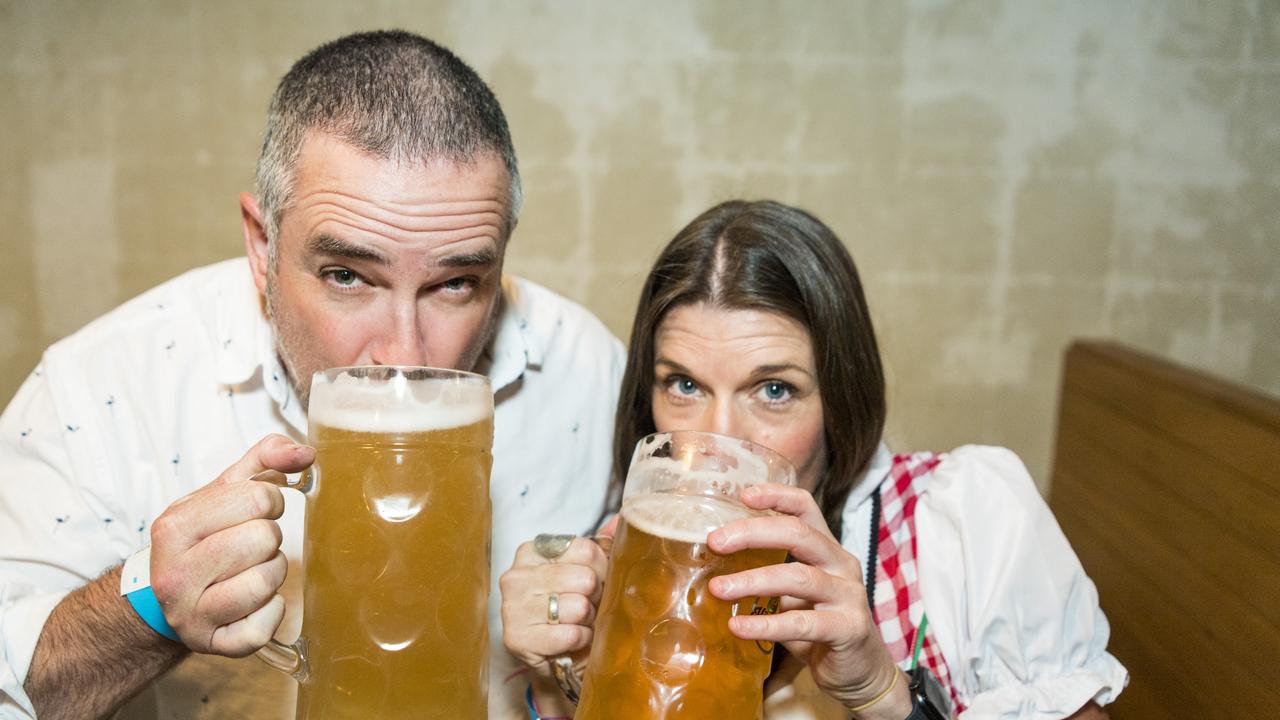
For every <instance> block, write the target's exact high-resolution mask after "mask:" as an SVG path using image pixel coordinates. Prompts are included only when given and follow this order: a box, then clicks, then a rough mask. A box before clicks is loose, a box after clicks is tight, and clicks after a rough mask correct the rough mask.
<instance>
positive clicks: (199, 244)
mask: <svg viewBox="0 0 1280 720" xmlns="http://www.w3.org/2000/svg"><path fill="white" fill-rule="evenodd" d="M386 26H400V27H405V28H409V29H412V30H415V31H419V32H422V33H424V34H427V35H429V36H431V37H434V38H436V39H438V40H440V41H442V42H444V43H445V44H447V45H449V46H451V47H453V48H454V49H455V50H457V51H458V52H459V53H460V54H461V55H462V56H463V57H464V58H465V59H467V60H468V61H469V62H471V63H472V64H473V65H474V66H475V67H476V68H477V70H478V71H479V72H480V74H481V75H482V76H484V77H485V78H486V79H488V80H489V81H490V82H491V84H492V85H493V87H494V88H495V90H496V92H497V94H498V96H499V98H500V99H501V101H502V102H503V104H504V106H505V107H506V109H507V112H508V114H509V118H510V121H511V124H512V127H513V130H514V133H515V136H516V141H517V149H518V151H519V154H520V158H521V164H522V166H523V169H524V174H525V185H526V188H527V190H528V201H527V204H526V211H525V213H524V216H523V218H522V220H521V223H520V228H519V230H518V235H517V236H516V239H515V241H514V245H513V246H512V249H511V254H510V267H511V268H512V269H513V270H515V271H517V272H520V273H523V274H526V275H528V276H530V277H532V278H534V279H536V280H538V281H541V282H543V283H545V284H547V285H550V286H551V287H553V288H555V289H557V290H559V291H561V292H562V293H564V294H567V295H569V296H571V297H573V298H575V299H578V300H580V301H582V302H583V303H585V304H586V305H588V306H589V307H591V308H593V309H594V310H595V311H596V312H597V313H598V314H600V315H601V317H603V318H604V319H605V321H606V322H607V323H608V324H609V325H610V327H612V328H613V329H614V330H615V331H616V332H617V333H618V334H619V335H622V336H625V335H626V333H627V332H628V329H629V324H630V316H631V313H632V304H633V302H634V299H635V296H636V294H637V293H638V289H639V284H640V281H641V278H642V276H643V273H644V271H645V269H646V267H647V265H648V263H649V261H650V260H651V259H652V257H653V256H654V254H655V253H656V251H657V249H658V248H659V247H660V246H661V245H662V244H663V243H664V242H665V241H666V240H667V239H668V238H669V237H670V236H671V235H672V234H673V233H674V231H675V230H676V229H678V228H679V227H680V226H681V225H683V224H684V222H686V221H687V220H688V219H690V218H691V217H692V216H693V215H694V214H696V213H697V212H698V211H700V210H702V209H704V208H705V207H707V206H708V205H709V204H711V203H713V202H715V201H717V200H720V199H725V198H729V197H733V196H747V197H774V198H778V199H780V200H784V201H788V202H793V203H797V204H800V205H803V206H805V207H807V208H809V209H811V210H813V211H814V212H816V213H817V214H819V215H820V216H821V217H823V218H824V219H825V220H826V221H828V222H829V223H830V224H831V225H832V226H833V227H834V228H835V229H836V230H837V231H838V232H839V233H840V235H841V236H842V237H843V238H844V239H845V241H846V242H847V244H848V246H849V248H850V249H851V250H852V252H853V254H854V257H855V259H856V260H857V261H858V263H859V265H860V267H861V269H862V272H863V274H864V276H865V278H866V281H867V285H868V287H869V290H870V295H871V303H872V308H873V311H874V313H875V317H876V320H877V321H878V323H879V329H880V333H881V338H882V342H883V348H884V353H885V356H886V359H887V362H888V365H889V368H890V380H891V395H890V397H891V403H892V404H891V417H890V433H891V436H892V437H893V438H894V439H895V442H896V443H897V445H898V446H900V447H904V448H905V447H907V446H910V447H913V448H924V447H929V448H934V449H945V448H948V447H951V446H954V445H956V444H960V443H965V442H984V443H998V444H1003V445H1008V446H1010V447H1013V448H1014V449H1016V450H1017V451H1018V452H1019V453H1021V454H1022V456H1023V457H1024V458H1025V459H1026V460H1027V462H1028V464H1029V466H1030V467H1031V469H1032V471H1033V472H1034V473H1035V474H1036V475H1037V477H1038V478H1039V479H1040V480H1041V481H1042V482H1043V479H1044V475H1045V471H1046V468H1047V465H1048V462H1049V455H1050V452H1051V438H1052V433H1053V425H1054V410H1055V403H1056V395H1057V379H1058V373H1059V369H1060V357H1061V353H1062V350H1063V348H1064V346H1065V345H1066V343H1067V342H1068V341H1069V340H1070V339H1071V338H1074V337H1079V336H1094V337H1113V338H1118V339H1121V340H1125V341H1128V342H1131V343H1134V344H1136V345H1139V346H1141V347H1144V348H1147V349H1149V350H1152V351H1155V352H1157V353H1159V354H1161V355H1164V356H1167V357H1172V358H1174V359H1176V360H1179V361H1183V362H1187V363H1190V364H1192V365H1195V366H1199V367H1202V368H1206V369H1208V370H1210V371H1212V372H1214V373H1217V374H1219V375H1222V376H1225V377H1227V378H1232V379H1234V380H1237V381H1239V382H1242V383H1246V384H1248V385H1251V386H1253V387H1255V388H1258V389H1260V390H1263V391H1267V392H1270V393H1274V394H1280V3H1276V2H1271V1H1270V0H1252V1H1245V0H1223V1H1222V2H1213V3H1203V2H1196V1H1193V0H1181V1H1172V2H1171V1H1168V0H1132V1H1128V2H1104V1H1102V0H1096V1H1090V2H1066V3H1062V2H1052V3H1051V2H1016V3H1015V2H996V1H994V0H973V1H961V0H933V1H923V0H922V1H917V2H911V3H903V4H900V3H894V2H881V1H879V0H863V1H860V2H844V1H840V2H789V3H782V2H739V1H736V0H725V1H723V2H684V1H681V0H662V1H658V2H630V3H621V2H608V3H606V2H596V1H592V0H577V1H567V0H566V1H562V2H551V1H546V2H521V1H517V0H510V1H507V2H497V1H491V2H476V1H474V0H456V1H449V2H443V1H442V2H425V1H423V0H405V1H393V0H380V1H375V0H367V1H365V2H359V3H350V2H340V1H336V0H334V1H326V2H317V1H315V0H309V1H307V2H288V3H286V2H262V1H261V0H256V1H252V2H247V1H244V0H235V1H231V2H176V1H171V0H153V1H150V2H146V1H143V0H114V1H113V2H88V1H84V2H57V1H45V0H26V1H24V0H0V160H2V162H0V217H2V218H3V222H2V224H0V242H2V243H3V246H2V249H3V252H2V253H0V258H2V259H3V263H4V265H3V266H4V269H5V272H4V281H3V283H0V338H2V340H0V401H2V400H5V399H7V398H8V397H10V396H11V394H12V393H13V391H14V390H15V389H16V387H17V384H18V383H19V382H20V381H21V378H22V377H23V376H24V375H25V374H26V372H27V371H28V370H29V369H30V368H31V367H32V366H33V365H34V363H35V362H36V360H37V358H38V356H39V353H40V351H41V349H42V348H43V347H44V346H45V345H47V344H48V343H50V342H52V341H53V340H55V339H57V338H58V337H61V336H62V335H64V334H66V333H69V332H71V331H73V330H75V329H76V328H77V327H78V326H80V325H81V324H83V323H84V322H85V321H87V320H89V319H91V318H93V317H94V316H96V315H98V314H100V313H102V312H103V311H105V310H107V309H109V308H111V307H112V306H114V305H115V304H117V303H118V302H120V301H122V300H124V299H126V298H128V297H130V296H131V295H133V294H136V293H137V292H139V291H141V290H144V289H146V288H147V287H149V286H151V285H153V284H155V283H157V282H159V281H161V280H163V279H165V278H167V277H169V276H171V275H174V274H176V273H178V272H180V271H181V270H183V269H185V268H189V267H192V266H195V265H198V264H201V263H205V262H209V261H212V260H216V259H219V258H223V257H227V256H231V255H235V254H237V253H239V252H240V247H241V246H240V239H239V231H238V226H237V210H236V192H237V191H239V190H241V189H244V188H247V187H249V183H250V180H251V169H252V165H253V162H254V159H255V156H256V150H257V146H258V142H259V134H260V132H261V124H262V119H263V112H264V109H265V106H266V103H267V98H268V96H269V94H270V92H271V90H272V88H273V86H274V83H275V82H276V80H277V79H278V78H279V76H280V75H281V74H282V73H283V72H284V71H285V69H287V67H288V66H289V64H290V63H291V62H292V61H293V60H294V59H296V58H297V57H298V56H299V55H300V54H301V53H303V52H305V51H306V50H307V49H309V48H311V47H312V46H314V45H316V44H318V43H320V42H322V41H324V40H327V39H330V38H332V37H335V36H337V35H339V34H342V33H345V32H348V31H353V30H358V29H370V28H375V27H386Z"/></svg>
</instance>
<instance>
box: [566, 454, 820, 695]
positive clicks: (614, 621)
mask: <svg viewBox="0 0 1280 720" xmlns="http://www.w3.org/2000/svg"><path fill="white" fill-rule="evenodd" d="M766 482H773V483H781V484H785V485H795V482H796V474H795V469H794V468H793V467H792V466H791V463H789V462H787V460H786V459H785V458H783V457H782V456H781V455H779V454H777V453H775V452H774V451H772V450H769V449H767V448H764V447H761V446H759V445H754V444H752V443H750V442H747V441H745V440H738V439H734V438H729V437H724V436H721V435H713V434H710V433H699V432H692V431H689V432H674V433H657V434H655V435H650V436H648V437H646V438H644V439H642V440H641V441H640V442H639V444H638V445H637V446H636V451H635V454H634V455H633V456H632V460H631V467H630V469H629V470H628V472H627V482H626V491H625V493H624V494H623V499H622V520H621V522H620V523H619V524H618V531H617V534H616V535H615V536H614V539H613V545H612V548H611V550H610V558H609V571H608V575H607V577H606V578H605V585H604V596H603V598H602V599H601V601H600V612H599V613H598V616H597V619H596V623H595V639H594V640H593V642H592V646H591V658H590V660H589V661H588V662H587V671H586V677H585V679H584V685H583V692H582V699H581V703H580V704H579V706H578V712H577V714H576V715H574V717H575V718H576V720H599V719H602V718H619V717H625V718H628V720H650V719H654V720H656V719H658V718H663V719H666V720H676V719H686V718H687V719H688V720H694V719H697V720H703V719H704V718H731V719H733V720H739V719H749V718H756V717H759V714H760V708H761V693H762V689H763V686H764V679H765V676H766V675H768V673H769V663H770V660H771V659H772V655H773V646H772V644H771V643H764V642H756V641H754V640H742V639H739V638H738V637H736V636H734V635H733V634H732V633H730V632H729V618H730V617H733V616H735V615H740V614H764V613H772V612H775V611H776V610H777V607H778V605H777V602H778V601H777V598H754V599H744V600H739V601H737V602H726V601H724V600H720V599H717V598H716V597H714V596H712V595H711V593H710V591H709V590H708V589H707V581H709V580H710V579H711V578H713V577H716V576H717V575H728V574H731V573H735V572H741V571H743V570H749V569H752V568H757V567H763V566H766V565H773V564H777V563H780V562H783V561H784V560H785V559H786V551H785V550H772V549H751V550H743V551H740V552H736V553H731V554H729V555H719V554H717V553H715V552H712V551H711V549H710V548H708V547H707V545H706V542H707V534H708V533H710V532H711V531H712V530H715V529H716V528H719V527H721V526H723V525H725V524H726V523H729V522H732V521H734V520H738V519H740V518H747V517H756V516H761V515H769V514H773V513H772V511H758V510H752V509H749V508H747V507H746V506H744V505H743V504H742V503H741V502H740V501H739V500H738V494H739V493H740V492H741V491H742V489H743V488H745V487H747V486H749V485H756V484H760V483H766Z"/></svg>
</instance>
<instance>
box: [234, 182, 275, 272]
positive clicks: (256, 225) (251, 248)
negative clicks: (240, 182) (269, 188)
mask: <svg viewBox="0 0 1280 720" xmlns="http://www.w3.org/2000/svg"><path fill="white" fill-rule="evenodd" d="M240 224H241V226H242V227H243V228H244V254H245V255H246V256H247V257H248V258H249V269H250V270H252V271H253V284H254V285H257V286H258V292H260V293H264V294H265V293H266V292H267V269H268V267H269V266H270V264H271V255H270V248H269V246H268V243H267V227H266V225H265V224H264V223H263V222H262V211H261V210H259V209H258V200H257V199H256V198H254V197H253V194H252V193H247V192H242V193H240Z"/></svg>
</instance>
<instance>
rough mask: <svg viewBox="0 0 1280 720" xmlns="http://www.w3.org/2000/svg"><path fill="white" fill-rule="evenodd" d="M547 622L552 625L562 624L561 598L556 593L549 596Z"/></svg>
mask: <svg viewBox="0 0 1280 720" xmlns="http://www.w3.org/2000/svg"><path fill="white" fill-rule="evenodd" d="M547 620H548V621H549V622H550V623H551V624H552V625H559V624H560V596H559V595H557V594H555V593H551V594H550V595H548V596H547Z"/></svg>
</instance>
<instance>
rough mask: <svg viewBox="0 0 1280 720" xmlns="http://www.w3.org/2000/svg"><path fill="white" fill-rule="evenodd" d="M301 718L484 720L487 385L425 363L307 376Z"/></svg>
mask: <svg viewBox="0 0 1280 720" xmlns="http://www.w3.org/2000/svg"><path fill="white" fill-rule="evenodd" d="M308 426H309V427H308V430H309V432H308V434H309V441H310V443H311V445H313V446H314V447H315V448H316V461H315V464H314V465H313V466H312V468H311V469H310V470H309V471H307V472H306V473H304V474H303V478H302V481H301V482H300V483H298V484H297V485H294V486H292V487H296V488H297V489H299V490H302V491H303V492H304V493H305V494H306V519H305V536H304V539H303V558H304V563H303V564H304V575H305V579H304V590H303V593H304V599H303V619H302V632H301V634H300V636H299V638H298V641H297V642H295V643H294V644H293V645H291V646H289V645H282V644H280V643H278V642H276V641H274V640H273V641H272V642H271V643H270V644H269V645H267V646H266V647H264V648H263V649H262V650H261V651H259V653H258V655H259V657H261V658H262V659H263V660H265V661H266V662H267V663H268V664H270V665H272V666H273V667H276V668H277V669H280V670H282V671H284V672H286V673H289V674H290V675H292V676H293V677H294V678H296V679H297V680H298V682H299V688H298V708H297V718H298V719H299V720H302V719H303V718H307V719H309V720H316V719H318V718H379V717H385V718H390V717H395V718H418V717H421V718H446V717H449V718H484V717H486V715H487V710H486V706H487V693H488V646H489V642H488V626H487V618H486V603H487V601H488V596H489V534H490V526H491V520H490V502H489V471H490V468H491V465H492V455H491V448H492V446H493V393H492V391H491V390H490V386H489V381H488V379H487V378H485V377H483V376H480V375H474V374H471V373H465V372H459V371H454V370H440V369H435V368H419V367H396V366H368V367H350V368H336V369H331V370H323V371H321V372H318V373H316V375H315V377H314V378H313V379H312V382H311V400H310V404H309V407H308Z"/></svg>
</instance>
